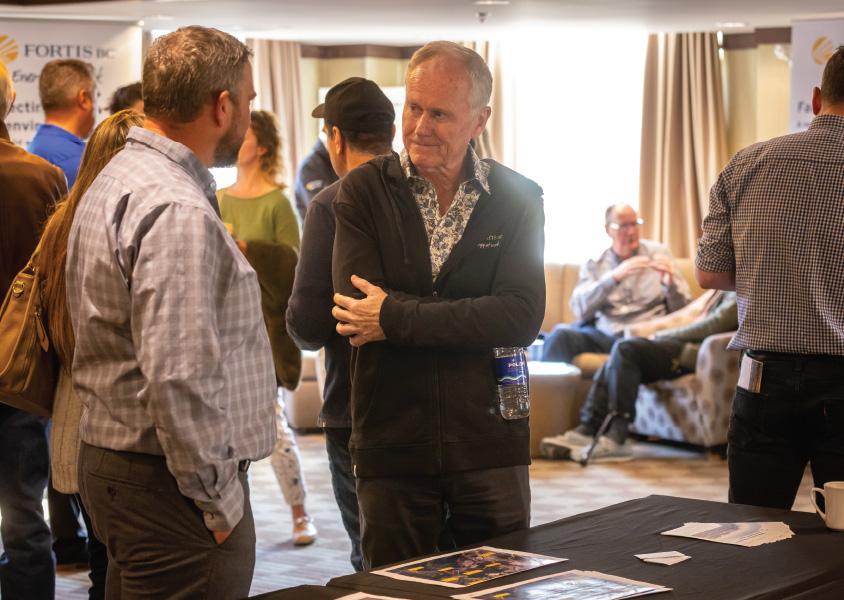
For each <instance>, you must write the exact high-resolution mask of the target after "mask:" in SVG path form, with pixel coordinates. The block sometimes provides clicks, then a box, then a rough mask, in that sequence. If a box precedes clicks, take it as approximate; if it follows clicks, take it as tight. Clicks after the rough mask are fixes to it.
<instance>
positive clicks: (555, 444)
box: [540, 429, 592, 460]
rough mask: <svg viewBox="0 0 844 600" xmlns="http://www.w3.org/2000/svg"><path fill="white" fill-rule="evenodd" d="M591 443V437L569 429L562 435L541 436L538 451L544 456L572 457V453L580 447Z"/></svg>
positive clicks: (554, 458) (561, 458) (556, 457)
mask: <svg viewBox="0 0 844 600" xmlns="http://www.w3.org/2000/svg"><path fill="white" fill-rule="evenodd" d="M591 443H592V438H591V437H589V436H588V435H583V434H582V433H578V432H577V431H575V430H574V429H571V430H569V431H566V432H565V433H564V434H562V435H555V436H552V437H546V438H542V445H541V446H540V451H541V452H542V456H544V457H545V458H549V459H551V460H565V459H568V458H572V453H579V451H580V449H581V448H583V447H584V446H589V445H590V444H591Z"/></svg>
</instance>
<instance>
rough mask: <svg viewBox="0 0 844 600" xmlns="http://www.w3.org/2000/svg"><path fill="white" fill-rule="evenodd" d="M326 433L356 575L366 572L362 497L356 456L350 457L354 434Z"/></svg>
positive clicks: (340, 430)
mask: <svg viewBox="0 0 844 600" xmlns="http://www.w3.org/2000/svg"><path fill="white" fill-rule="evenodd" d="M324 431H325V450H326V452H327V453H328V468H329V470H330V471H331V487H332V488H333V489H334V499H335V500H336V501H337V507H338V508H339V509H340V519H341V520H342V521H343V527H344V528H345V529H346V533H347V534H348V536H349V541H350V542H351V543H352V553H351V556H350V557H349V559H350V560H351V562H352V567H354V569H355V571H362V570H363V558H362V557H361V552H360V517H359V515H358V495H357V491H356V490H355V478H354V475H352V456H351V454H350V453H349V437H350V436H351V435H352V430H351V428H343V427H326V428H325V429H324Z"/></svg>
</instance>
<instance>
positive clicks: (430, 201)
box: [400, 146, 489, 280]
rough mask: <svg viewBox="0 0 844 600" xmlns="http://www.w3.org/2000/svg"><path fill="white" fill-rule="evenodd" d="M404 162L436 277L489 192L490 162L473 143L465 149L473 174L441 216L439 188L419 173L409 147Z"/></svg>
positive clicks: (403, 152)
mask: <svg viewBox="0 0 844 600" xmlns="http://www.w3.org/2000/svg"><path fill="white" fill-rule="evenodd" d="M400 159H401V166H402V170H403V171H404V174H405V176H406V177H407V180H408V183H409V184H410V191H411V192H412V193H413V198H414V199H415V200H416V206H418V207H419V212H420V214H421V215H422V221H423V222H424V223H425V231H426V232H427V233H428V248H429V250H430V254H431V276H432V277H433V278H434V280H436V278H437V275H439V273H440V269H441V268H442V266H443V264H444V263H445V261H446V260H447V259H448V257H449V255H450V254H451V251H452V250H453V249H454V247H455V246H456V245H457V242H459V241H460V238H462V237H463V232H464V231H465V230H466V224H467V223H468V222H469V217H471V216H472V211H473V210H474V209H475V204H477V203H478V199H479V198H480V197H481V190H483V191H485V192H486V193H487V194H488V193H489V183H488V181H487V177H488V176H489V164H488V163H485V162H482V161H481V160H480V159H479V158H478V155H477V154H476V153H475V151H474V150H473V149H472V147H471V146H470V147H469V150H468V152H467V153H466V162H467V163H468V164H467V169H466V170H467V171H469V168H471V171H469V173H471V175H470V176H469V178H468V179H466V181H464V182H463V183H461V184H460V186H459V187H458V188H457V193H456V194H455V195H454V200H452V202H451V205H450V206H449V207H448V210H447V211H446V213H445V214H444V215H442V216H440V208H439V204H438V203H437V192H436V190H435V189H434V184H432V183H431V182H430V181H428V180H427V179H425V178H424V177H422V176H421V175H419V174H417V172H416V167H414V166H413V163H412V162H410V157H409V156H408V155H407V150H402V152H401V155H400Z"/></svg>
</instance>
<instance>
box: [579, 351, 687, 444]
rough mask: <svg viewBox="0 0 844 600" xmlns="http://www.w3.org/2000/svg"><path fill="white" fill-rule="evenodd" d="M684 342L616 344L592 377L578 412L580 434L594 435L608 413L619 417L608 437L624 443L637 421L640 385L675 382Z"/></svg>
mask: <svg viewBox="0 0 844 600" xmlns="http://www.w3.org/2000/svg"><path fill="white" fill-rule="evenodd" d="M682 351H683V342H679V341H677V340H672V339H668V338H666V339H655V340H647V339H644V338H630V339H624V340H619V341H617V342H616V343H615V344H614V345H613V347H612V350H611V352H610V358H609V360H608V361H607V362H605V363H604V365H603V366H602V367H601V368H600V369H599V370H598V372H597V373H595V377H594V378H593V380H592V387H591V388H589V395H588V396H586V402H584V404H583V408H582V409H581V411H580V424H581V427H582V429H583V431H581V433H584V434H587V435H595V433H596V432H597V431H598V428H599V427H600V426H601V423H603V421H604V417H606V416H607V414H608V413H609V411H612V410H614V411H616V412H617V413H618V417H617V418H615V419H614V420H613V422H612V427H611V429H610V435H611V436H612V438H613V439H614V440H615V441H616V442H618V443H623V442H624V440H626V439H627V427H628V425H629V424H630V423H632V422H633V421H634V420H635V419H636V397H637V396H638V395H639V384H642V383H652V382H654V381H660V380H662V379H674V378H676V377H679V376H680V375H682V374H683V373H684V371H683V370H682V369H681V368H680V367H679V365H678V364H677V358H678V357H679V356H680V353H681V352H682Z"/></svg>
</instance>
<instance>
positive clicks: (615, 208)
mask: <svg viewBox="0 0 844 600" xmlns="http://www.w3.org/2000/svg"><path fill="white" fill-rule="evenodd" d="M628 208H629V209H630V210H632V211H633V212H634V213H636V214H637V215H638V214H639V213H638V212H637V211H636V209H635V208H633V207H632V206H630V205H629V204H625V203H624V202H617V203H616V204H610V205H609V206H608V207H607V210H605V211H604V225H609V224H610V223H611V222H612V216H613V215H614V214H615V213H616V212H621V211H623V210H625V209H628Z"/></svg>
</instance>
